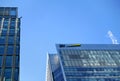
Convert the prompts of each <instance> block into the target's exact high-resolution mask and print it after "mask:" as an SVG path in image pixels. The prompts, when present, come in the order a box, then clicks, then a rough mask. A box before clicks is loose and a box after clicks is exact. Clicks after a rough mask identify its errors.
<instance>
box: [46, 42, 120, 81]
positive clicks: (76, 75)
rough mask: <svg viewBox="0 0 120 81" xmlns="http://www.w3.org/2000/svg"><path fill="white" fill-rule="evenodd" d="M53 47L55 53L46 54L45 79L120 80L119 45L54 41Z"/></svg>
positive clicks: (67, 80)
mask: <svg viewBox="0 0 120 81" xmlns="http://www.w3.org/2000/svg"><path fill="white" fill-rule="evenodd" d="M56 48H57V54H48V57H47V68H46V69H47V71H46V72H47V73H46V81H120V45H119V44H81V45H80V44H57V45H56ZM56 57H57V58H56ZM53 58H56V59H54V60H53ZM58 69H59V70H58Z"/></svg>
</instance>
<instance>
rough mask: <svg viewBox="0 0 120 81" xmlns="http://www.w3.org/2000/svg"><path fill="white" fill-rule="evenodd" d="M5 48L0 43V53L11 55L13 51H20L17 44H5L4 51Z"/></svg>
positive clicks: (16, 52) (17, 52)
mask: <svg viewBox="0 0 120 81" xmlns="http://www.w3.org/2000/svg"><path fill="white" fill-rule="evenodd" d="M5 49H6V47H5V46H2V45H0V55H3V54H8V55H12V54H14V51H15V54H19V51H20V47H19V46H16V47H14V46H13V45H11V46H7V50H6V52H5Z"/></svg>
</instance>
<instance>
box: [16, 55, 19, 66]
mask: <svg viewBox="0 0 120 81" xmlns="http://www.w3.org/2000/svg"><path fill="white" fill-rule="evenodd" d="M15 62H16V63H15V66H16V67H18V66H19V57H18V56H16V61H15Z"/></svg>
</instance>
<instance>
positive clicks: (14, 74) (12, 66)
mask: <svg viewBox="0 0 120 81" xmlns="http://www.w3.org/2000/svg"><path fill="white" fill-rule="evenodd" d="M19 54H20V18H18V17H17V8H16V7H0V81H19V58H20V55H19Z"/></svg>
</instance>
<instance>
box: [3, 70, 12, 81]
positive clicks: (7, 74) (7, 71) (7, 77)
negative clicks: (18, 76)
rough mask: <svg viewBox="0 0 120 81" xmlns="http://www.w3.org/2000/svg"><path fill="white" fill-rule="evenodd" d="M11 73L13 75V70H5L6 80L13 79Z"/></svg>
mask: <svg viewBox="0 0 120 81" xmlns="http://www.w3.org/2000/svg"><path fill="white" fill-rule="evenodd" d="M11 73H12V69H11V68H5V73H4V76H5V79H10V78H11ZM7 81H9V80H7Z"/></svg>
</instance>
